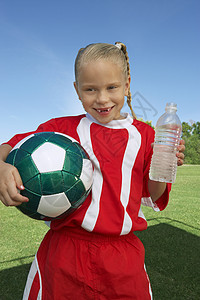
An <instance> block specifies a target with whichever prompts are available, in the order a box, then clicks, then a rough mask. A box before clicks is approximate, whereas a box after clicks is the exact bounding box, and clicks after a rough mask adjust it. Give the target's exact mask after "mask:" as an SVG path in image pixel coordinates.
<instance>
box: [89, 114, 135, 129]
mask: <svg viewBox="0 0 200 300" xmlns="http://www.w3.org/2000/svg"><path fill="white" fill-rule="evenodd" d="M121 115H122V116H123V117H124V119H121V120H112V121H111V122H109V123H107V124H102V123H100V122H98V121H97V120H96V119H95V118H93V117H92V116H91V115H90V114H89V113H86V118H87V119H88V120H90V121H91V122H93V123H96V124H98V125H101V126H104V127H107V128H114V129H123V128H127V127H128V126H130V125H131V124H133V118H132V117H131V116H130V115H129V114H128V113H121Z"/></svg>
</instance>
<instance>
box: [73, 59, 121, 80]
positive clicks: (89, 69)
mask: <svg viewBox="0 0 200 300" xmlns="http://www.w3.org/2000/svg"><path fill="white" fill-rule="evenodd" d="M101 77H104V78H106V79H108V78H110V79H118V80H122V79H123V78H124V73H123V70H122V67H121V65H120V64H119V63H117V62H113V61H111V60H107V59H106V60H105V59H98V60H92V61H88V62H84V63H82V64H81V66H80V70H79V81H80V80H84V81H85V80H89V79H90V80H91V79H93V80H95V79H96V78H98V79H99V78H101Z"/></svg>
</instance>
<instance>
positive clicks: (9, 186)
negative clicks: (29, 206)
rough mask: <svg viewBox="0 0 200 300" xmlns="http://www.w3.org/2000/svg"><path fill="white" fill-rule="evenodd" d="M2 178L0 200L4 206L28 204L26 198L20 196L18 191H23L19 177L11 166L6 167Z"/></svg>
mask: <svg viewBox="0 0 200 300" xmlns="http://www.w3.org/2000/svg"><path fill="white" fill-rule="evenodd" d="M3 173H4V176H5V177H3V178H2V179H1V181H0V200H1V201H2V202H3V204H4V205H6V206H18V205H20V204H21V203H22V202H28V201H29V199H28V198H27V197H24V196H22V195H21V194H20V193H19V191H20V190H23V189H24V187H23V184H22V180H21V177H20V175H19V173H18V171H17V169H16V168H15V167H13V166H6V168H5V169H4V172H3Z"/></svg>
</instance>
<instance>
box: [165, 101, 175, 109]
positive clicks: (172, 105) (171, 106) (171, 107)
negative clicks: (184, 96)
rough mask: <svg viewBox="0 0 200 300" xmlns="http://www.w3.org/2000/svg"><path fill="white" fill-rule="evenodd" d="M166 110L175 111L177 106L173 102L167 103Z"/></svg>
mask: <svg viewBox="0 0 200 300" xmlns="http://www.w3.org/2000/svg"><path fill="white" fill-rule="evenodd" d="M166 109H173V110H176V111H177V104H176V103H174V102H168V103H167V104H166V107H165V110H166Z"/></svg>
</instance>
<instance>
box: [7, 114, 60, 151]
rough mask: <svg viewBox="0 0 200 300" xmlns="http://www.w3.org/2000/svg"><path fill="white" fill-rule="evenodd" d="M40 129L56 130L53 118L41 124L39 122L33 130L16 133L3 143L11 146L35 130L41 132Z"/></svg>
mask: <svg viewBox="0 0 200 300" xmlns="http://www.w3.org/2000/svg"><path fill="white" fill-rule="evenodd" d="M42 131H58V130H57V124H56V122H55V119H51V120H49V121H47V122H45V123H43V124H40V125H39V126H38V128H37V129H36V130H35V131H30V132H26V133H21V134H16V135H14V136H13V137H12V138H11V139H10V140H9V141H7V142H6V143H4V144H8V145H10V146H11V147H12V148H13V147H14V146H15V145H16V144H17V143H19V142H20V141H21V140H23V139H24V138H25V137H27V136H29V135H30V134H33V133H36V132H42Z"/></svg>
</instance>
